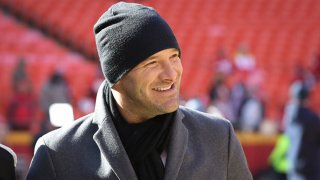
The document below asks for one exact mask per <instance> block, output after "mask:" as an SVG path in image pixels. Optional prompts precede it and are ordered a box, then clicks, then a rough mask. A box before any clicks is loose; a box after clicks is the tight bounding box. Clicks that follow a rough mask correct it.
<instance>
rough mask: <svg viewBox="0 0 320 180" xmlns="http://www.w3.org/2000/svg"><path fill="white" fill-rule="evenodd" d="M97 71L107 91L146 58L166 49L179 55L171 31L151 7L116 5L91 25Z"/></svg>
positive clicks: (126, 4) (121, 3)
mask: <svg viewBox="0 0 320 180" xmlns="http://www.w3.org/2000/svg"><path fill="white" fill-rule="evenodd" d="M94 33H95V39H96V45H97V50H98V55H99V59H100V63H101V68H102V71H103V74H104V76H105V78H106V79H107V81H108V84H109V86H110V87H112V86H113V85H114V84H115V83H117V82H118V81H119V80H120V79H121V77H123V76H124V75H125V74H126V73H128V72H129V71H130V70H131V69H132V68H133V67H135V66H136V65H138V64H139V63H140V62H142V61H143V60H145V59H147V58H148V57H149V56H151V55H153V54H155V53H157V52H159V51H161V50H164V49H168V48H176V49H178V50H179V51H180V48H179V45H178V42H177V40H176V38H175V36H174V34H173V31H172V30H171V28H170V27H169V25H168V24H167V23H166V21H165V20H164V19H163V18H162V17H161V16H160V15H159V14H158V13H157V12H156V11H155V10H154V9H153V8H151V7H146V6H143V5H141V4H136V3H125V2H119V3H116V4H114V5H112V6H111V7H110V8H109V9H108V10H107V11H106V12H105V13H104V14H103V15H102V16H101V17H100V18H99V20H98V21H97V23H96V24H95V25H94Z"/></svg>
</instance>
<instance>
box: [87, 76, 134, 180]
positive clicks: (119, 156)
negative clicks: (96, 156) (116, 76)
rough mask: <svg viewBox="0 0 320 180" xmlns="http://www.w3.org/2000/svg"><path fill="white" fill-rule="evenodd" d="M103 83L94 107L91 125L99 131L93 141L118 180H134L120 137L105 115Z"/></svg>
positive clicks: (109, 118)
mask: <svg viewBox="0 0 320 180" xmlns="http://www.w3.org/2000/svg"><path fill="white" fill-rule="evenodd" d="M104 86H105V82H104V83H102V85H101V86H100V88H99V91H98V94H97V101H96V107H95V115H94V120H93V123H95V124H98V126H99V129H98V131H97V132H96V133H95V134H94V137H93V139H94V141H95V142H96V143H97V145H98V147H99V149H100V151H101V153H102V156H104V158H106V160H107V162H108V163H109V164H110V166H111V169H112V170H113V171H114V173H115V174H116V175H117V177H118V178H119V179H132V180H136V179H137V177H136V175H135V172H134V169H133V167H132V165H131V163H130V160H129V157H128V155H127V153H126V151H125V149H124V147H123V146H122V143H121V140H120V137H119V135H118V133H117V131H116V128H115V126H114V124H113V122H112V120H111V117H110V116H109V114H108V113H106V104H105V100H104V98H105V96H104V93H103V91H104Z"/></svg>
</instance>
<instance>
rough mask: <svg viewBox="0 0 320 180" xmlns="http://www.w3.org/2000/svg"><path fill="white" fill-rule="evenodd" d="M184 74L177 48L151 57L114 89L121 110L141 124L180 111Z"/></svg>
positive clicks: (135, 68)
mask: <svg viewBox="0 0 320 180" xmlns="http://www.w3.org/2000/svg"><path fill="white" fill-rule="evenodd" d="M182 71H183V68H182V65H181V61H180V58H179V51H178V50H176V49H174V48H171V49H165V50H162V51H160V52H158V53H156V54H154V55H152V56H150V57H149V58H147V59H146V60H144V61H143V62H141V63H140V64H138V65H137V66H136V67H134V68H133V69H132V70H131V71H130V72H129V73H128V74H127V75H125V76H124V77H122V78H121V80H120V81H119V82H118V83H117V84H115V85H114V87H113V90H115V91H117V92H118V95H119V96H118V97H119V98H118V99H117V98H116V100H117V102H118V104H119V106H120V109H121V110H122V111H126V112H127V111H130V114H134V115H135V116H137V117H140V118H141V120H146V119H149V118H152V117H154V116H157V115H160V114H165V113H170V112H173V111H175V110H177V108H178V107H179V90H180V81H181V75H182Z"/></svg>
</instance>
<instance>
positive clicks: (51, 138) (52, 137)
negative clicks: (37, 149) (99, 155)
mask: <svg viewBox="0 0 320 180" xmlns="http://www.w3.org/2000/svg"><path fill="white" fill-rule="evenodd" d="M92 119H93V115H92V114H88V115H86V116H84V117H81V118H79V119H77V120H75V121H74V122H73V123H72V124H70V125H67V126H64V127H61V128H59V129H56V130H53V131H51V132H49V133H47V134H45V135H43V136H42V137H41V139H42V141H43V143H45V145H46V146H49V147H50V148H52V149H56V150H58V149H60V148H65V149H66V148H68V147H70V146H74V145H77V144H81V143H82V142H83V143H84V142H85V139H83V138H84V137H91V140H92V136H93V134H94V132H96V131H97V129H98V125H96V124H93V123H92ZM90 135H91V136H90Z"/></svg>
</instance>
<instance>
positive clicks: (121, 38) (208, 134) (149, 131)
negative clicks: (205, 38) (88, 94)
mask: <svg viewBox="0 0 320 180" xmlns="http://www.w3.org/2000/svg"><path fill="white" fill-rule="evenodd" d="M94 33H95V38H96V44H97V50H98V54H99V59H100V62H101V67H102V71H103V73H104V76H105V78H106V79H105V81H104V82H103V83H102V85H101V86H100V89H99V92H98V94H97V100H96V107H95V111H94V112H93V113H92V114H89V115H87V116H85V117H83V118H80V119H78V120H76V121H75V122H74V124H72V125H70V126H66V127H62V128H60V129H58V130H55V131H53V132H50V133H48V134H46V135H44V136H43V137H41V138H40V139H39V140H38V142H37V145H36V149H35V155H34V157H33V160H32V163H31V166H30V169H29V173H28V179H68V180H69V179H77V180H79V179H114V180H116V179H121V180H136V179H139V180H162V179H166V180H174V179H181V180H186V179H195V180H201V179H204V180H207V179H217V180H224V179H225V180H227V179H237V180H238V179H242V180H247V179H249V180H250V179H252V176H251V173H250V171H249V169H248V166H247V162H246V159H245V156H244V153H243V150H242V147H241V145H240V143H239V141H238V140H237V138H236V136H235V134H234V131H233V127H232V126H231V124H230V122H229V121H227V120H224V119H219V118H217V117H213V116H210V115H208V114H204V113H200V112H197V111H193V110H190V109H187V108H184V107H181V106H179V90H180V81H181V76H182V72H183V68H182V65H181V59H180V57H181V50H180V47H179V45H178V42H177V40H176V38H175V36H174V34H173V32H172V30H171V28H170V27H169V25H168V24H167V23H166V22H165V20H164V19H163V18H162V17H161V16H160V15H159V14H158V13H157V12H156V11H155V10H154V9H152V8H150V7H146V6H143V5H140V4H134V3H124V2H120V3H117V4H114V5H113V6H111V7H110V8H109V9H108V10H107V11H106V12H105V13H104V14H103V15H102V16H101V17H100V18H99V20H98V21H97V23H96V24H95V26H94Z"/></svg>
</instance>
